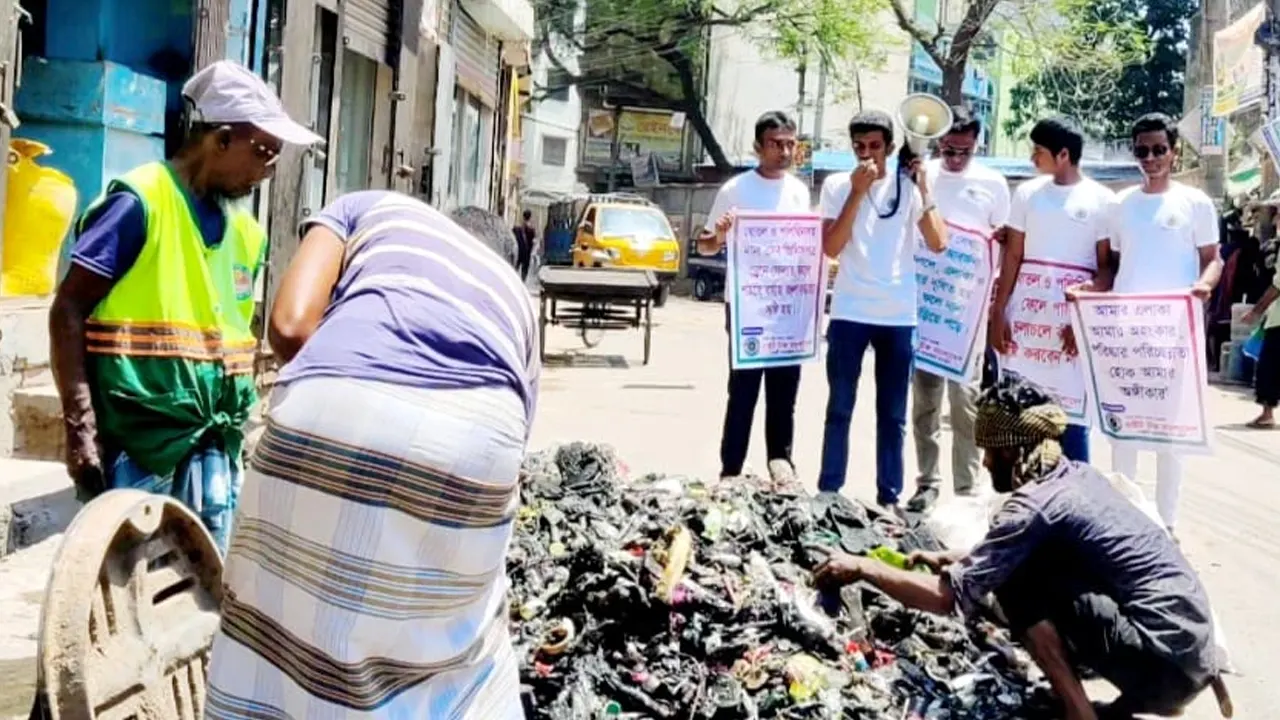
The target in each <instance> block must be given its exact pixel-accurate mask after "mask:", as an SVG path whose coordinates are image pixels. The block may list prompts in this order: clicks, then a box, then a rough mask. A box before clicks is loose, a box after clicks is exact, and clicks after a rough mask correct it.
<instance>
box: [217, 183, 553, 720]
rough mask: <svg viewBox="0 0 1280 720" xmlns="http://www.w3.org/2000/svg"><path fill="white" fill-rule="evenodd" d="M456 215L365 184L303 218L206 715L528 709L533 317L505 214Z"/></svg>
mask: <svg viewBox="0 0 1280 720" xmlns="http://www.w3.org/2000/svg"><path fill="white" fill-rule="evenodd" d="M454 217H455V218H456V220H457V222H455V221H454V220H451V219H450V218H447V217H445V216H444V215H442V214H441V213H439V212H438V211H436V210H435V209H433V208H431V207H429V206H428V205H426V204H424V203H422V202H421V201H419V200H416V199H414V198H411V197H409V196H407V195H402V194H400V193H395V192H390V191H384V190H373V191H366V192H356V193H351V194H349V195H344V196H342V197H340V198H338V199H337V200H336V201H334V202H333V203H331V204H330V205H329V206H328V207H326V208H324V209H323V210H322V211H321V212H320V213H318V214H317V215H315V216H313V217H310V218H308V219H307V220H306V221H305V222H304V223H303V225H302V233H303V238H302V244H301V245H300V246H299V248H298V252H297V253H296V254H295V255H294V256H293V259H292V260H291V262H290V264H289V267H288V269H287V270H286V271H285V274H284V276H283V278H282V279H281V282H280V289H279V293H278V294H277V296H276V302H275V307H273V308H272V311H271V318H270V328H269V337H270V340H271V346H272V348H273V349H274V350H275V352H276V354H277V356H278V357H280V358H281V360H283V361H284V362H286V363H287V364H286V365H284V367H283V368H281V370H280V376H279V379H278V380H277V382H276V386H275V388H274V390H273V391H272V394H271V406H270V408H269V409H268V410H267V415H268V418H269V422H268V424H267V430H266V432H265V434H264V435H263V438H262V441H261V442H260V444H259V445H258V448H257V450H256V451H255V453H254V456H253V462H252V465H251V467H250V469H249V472H248V477H247V479H246V482H245V486H244V496H243V502H242V503H241V506H240V510H239V512H237V514H236V530H235V537H234V539H233V541H232V545H231V550H230V552H229V553H228V556H227V562H226V570H225V572H224V573H223V581H224V583H225V584H226V588H227V592H226V598H225V600H224V602H223V605H222V608H221V610H222V624H221V627H220V628H219V631H218V634H217V635H216V636H215V637H214V642H213V656H212V658H211V660H210V666H209V691H208V706H207V709H206V714H205V717H206V718H208V719H209V720H241V719H243V718H254V717H257V718H320V717H329V718H336V717H360V718H366V719H368V720H379V719H386V720H390V719H392V718H397V719H398V718H484V719H485V720H522V719H523V718H524V711H523V708H522V706H521V702H520V681H519V677H518V671H517V666H518V660H517V658H516V656H515V654H514V652H513V650H512V647H511V639H510V635H509V633H508V630H507V600H506V596H507V576H506V559H507V558H506V555H507V548H508V546H509V544H510V542H511V533H512V529H513V523H514V521H515V513H516V508H517V506H518V505H519V502H520V500H519V483H518V476H519V472H520V464H521V462H522V461H523V459H524V451H525V443H526V442H527V440H528V436H529V428H530V425H531V424H532V421H533V413H534V406H535V404H536V399H537V382H538V373H539V361H538V351H537V347H538V344H537V327H536V325H535V323H534V315H533V308H532V306H531V304H530V301H529V293H528V292H527V291H526V290H525V288H524V285H523V284H522V283H521V282H520V278H519V276H517V275H516V273H515V270H514V265H515V260H516V253H515V248H514V242H513V241H512V238H511V231H510V229H509V228H508V227H507V224H506V222H505V221H504V220H503V219H502V218H499V217H498V216H496V215H494V214H492V213H489V212H488V211H485V210H481V209H478V208H463V209H461V210H459V211H457V212H456V213H455V214H454ZM282 598H284V601H283V602H282V601H281V599H282Z"/></svg>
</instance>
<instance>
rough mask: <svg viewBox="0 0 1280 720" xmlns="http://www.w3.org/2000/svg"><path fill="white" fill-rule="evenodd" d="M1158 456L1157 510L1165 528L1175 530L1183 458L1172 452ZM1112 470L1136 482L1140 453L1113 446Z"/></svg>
mask: <svg viewBox="0 0 1280 720" xmlns="http://www.w3.org/2000/svg"><path fill="white" fill-rule="evenodd" d="M1155 455H1156V509H1157V510H1159V511H1160V519H1161V520H1163V521H1164V525H1165V527H1167V528H1169V529H1170V530H1173V525H1174V522H1175V521H1177V519H1178V498H1179V497H1180V496H1181V495H1182V456H1180V455H1176V454H1174V453H1171V452H1158V453H1156V454H1155ZM1111 470H1112V472H1118V473H1120V474H1121V475H1124V476H1125V477H1127V478H1129V479H1130V480H1134V481H1136V480H1137V478H1138V451H1137V450H1134V449H1133V448H1129V447H1122V446H1120V445H1112V446H1111Z"/></svg>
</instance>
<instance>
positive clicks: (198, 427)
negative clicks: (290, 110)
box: [49, 61, 320, 552]
mask: <svg viewBox="0 0 1280 720" xmlns="http://www.w3.org/2000/svg"><path fill="white" fill-rule="evenodd" d="M182 95H183V98H184V99H185V101H186V102H187V103H188V113H189V126H188V128H187V131H186V138H185V139H184V141H183V145H182V148H181V149H180V150H179V151H178V153H177V155H175V156H174V158H173V159H172V160H169V161H168V162H153V163H147V164H146V165H142V166H140V167H137V168H135V169H133V170H131V171H129V172H127V173H125V174H124V175H121V176H120V177H118V178H116V179H114V180H112V181H111V182H109V183H108V184H107V188H106V190H105V191H104V193H103V195H102V197H100V198H98V199H97V200H96V201H94V202H93V203H92V204H91V205H90V206H89V208H88V209H87V210H86V211H85V213H84V215H83V216H82V217H81V218H80V221H79V222H78V223H77V225H76V239H75V244H74V247H73V249H72V253H71V268H70V270H69V271H68V272H67V276H66V277H65V278H64V279H63V281H62V283H61V285H60V286H59V287H58V292H57V295H56V296H55V297H54V301H53V305H52V307H51V308H50V311H49V327H50V335H51V338H52V347H51V348H50V353H51V357H52V364H53V370H54V376H55V379H56V381H57V384H58V394H59V395H60V396H61V399H62V408H63V419H64V422H65V424H66V432H67V470H68V471H69V472H70V474H71V477H72V479H73V480H74V481H75V484H76V487H77V489H78V491H79V494H80V496H81V498H82V499H85V500H87V499H89V498H92V497H93V496H95V495H97V494H98V493H100V492H102V491H104V490H108V489H116V488H135V489H138V490H146V491H148V492H154V493H159V494H162V495H170V496H172V497H175V498H177V499H178V500H180V501H182V502H183V503H184V504H185V505H186V506H187V507H188V508H190V509H191V510H192V511H193V512H195V513H196V515H198V516H199V517H200V519H201V520H203V521H204V524H205V526H206V527H207V528H208V529H209V532H210V533H211V534H212V535H213V538H214V541H215V542H216V543H217V544H218V546H219V548H220V549H222V550H223V551H224V552H225V551H226V547H227V540H228V535H229V533H230V532H231V520H232V516H233V514H234V512H235V505H236V498H237V495H238V494H239V491H240V485H241V477H242V465H241V462H242V461H241V454H242V453H241V450H242V447H243V444H244V423H245V421H246V420H248V418H249V412H250V410H251V409H252V408H253V405H254V403H256V402H257V391H256V387H255V385H254V378H253V369H254V361H255V358H256V355H257V347H258V342H257V340H256V338H254V336H253V332H252V330H251V328H250V324H251V323H252V322H253V314H254V306H255V301H254V286H255V283H256V281H257V278H258V273H259V271H260V270H261V268H262V260H263V257H264V256H265V254H266V249H267V236H266V232H265V231H264V230H263V229H262V227H261V226H260V225H259V224H258V221H257V219H256V218H255V217H254V214H253V212H252V211H251V210H249V209H247V208H246V207H245V205H244V204H242V201H243V200H244V199H245V198H247V197H248V196H249V195H250V194H251V193H252V192H253V190H254V188H255V187H257V186H258V184H259V183H261V182H262V181H263V180H265V179H267V178H268V177H270V176H271V174H272V172H273V171H274V169H275V162H276V160H277V159H278V158H279V156H280V151H281V149H282V148H283V147H284V145H285V143H292V144H297V145H309V144H313V143H316V142H319V140H320V138H319V136H317V135H316V134H315V133H312V132H311V131H310V130H307V129H306V128H304V127H302V126H301V125H299V124H298V123H295V122H293V121H292V120H290V119H289V116H288V115H287V114H286V113H285V111H284V107H283V106H282V105H281V104H280V100H279V99H278V98H277V97H276V96H275V94H274V93H273V92H272V91H271V89H270V88H269V87H267V84H266V83H265V82H263V81H262V79H261V78H259V77H258V76H257V75H255V74H253V72H252V71H250V70H249V69H247V68H245V67H242V66H240V65H237V64H235V63H233V62H230V61H220V62H216V63H213V64H212V65H210V66H209V67H207V68H205V69H204V70H201V71H200V72H199V73H197V74H196V75H195V76H194V77H192V78H191V79H190V80H189V81H187V83H186V85H184V86H183V88H182Z"/></svg>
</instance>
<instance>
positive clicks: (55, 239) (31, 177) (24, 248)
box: [0, 138, 76, 297]
mask: <svg viewBox="0 0 1280 720" xmlns="http://www.w3.org/2000/svg"><path fill="white" fill-rule="evenodd" d="M52 152H53V151H52V150H50V149H49V146H47V145H44V144H42V143H38V142H35V141H34V140H24V139H22V138H14V139H13V140H11V141H10V142H9V169H8V172H9V184H8V189H7V191H6V195H5V207H4V213H5V217H4V245H3V247H0V250H2V251H3V252H2V253H0V296H4V297H18V296H29V295H48V294H49V293H51V292H53V287H54V283H55V282H56V279H57V274H58V257H59V252H60V250H61V248H62V240H63V238H65V237H66V235H67V231H69V230H70V229H71V223H72V221H73V220H74V219H75V212H76V187H75V183H73V182H72V181H71V178H69V177H67V176H66V175H65V174H63V173H61V172H59V171H57V170H55V169H53V168H51V167H43V166H41V165H39V164H38V163H36V158H39V157H41V156H44V155H48V154H50V153H52Z"/></svg>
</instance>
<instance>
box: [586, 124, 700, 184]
mask: <svg viewBox="0 0 1280 720" xmlns="http://www.w3.org/2000/svg"><path fill="white" fill-rule="evenodd" d="M616 131H617V135H618V163H619V164H623V165H625V164H629V163H630V162H631V159H632V158H635V157H638V156H641V155H653V156H654V157H656V158H657V160H658V165H659V167H660V168H661V169H662V170H665V171H674V170H679V169H680V168H681V162H682V160H683V159H684V126H683V123H682V124H681V125H679V126H677V125H676V124H675V123H674V116H673V115H672V113H670V112H666V111H652V112H650V111H640V110H623V111H622V112H620V113H618V123H617V128H616ZM614 132H615V128H614V111H613V110H589V111H587V125H586V136H587V137H586V140H587V141H586V143H584V146H583V149H582V160H583V163H584V164H587V165H605V166H607V165H609V160H610V158H611V157H612V156H613V136H614Z"/></svg>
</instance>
